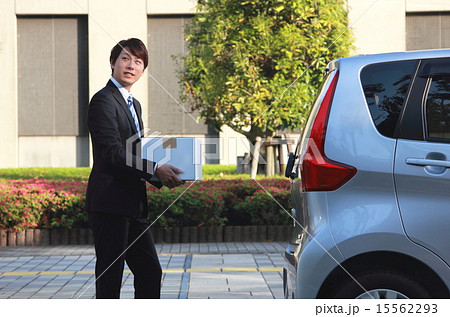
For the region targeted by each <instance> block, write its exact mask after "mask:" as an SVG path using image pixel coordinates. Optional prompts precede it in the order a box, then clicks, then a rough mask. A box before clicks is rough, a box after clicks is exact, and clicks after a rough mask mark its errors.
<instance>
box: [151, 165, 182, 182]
mask: <svg viewBox="0 0 450 317" xmlns="http://www.w3.org/2000/svg"><path fill="white" fill-rule="evenodd" d="M155 173H156V176H158V178H159V180H160V181H161V183H162V184H163V185H165V186H167V187H169V188H174V187H177V186H180V185H182V184H184V181H182V180H181V178H179V177H178V175H179V174H181V173H183V171H182V170H180V169H178V168H176V167H174V166H172V165H169V164H163V165H158V167H157V168H156V172H155Z"/></svg>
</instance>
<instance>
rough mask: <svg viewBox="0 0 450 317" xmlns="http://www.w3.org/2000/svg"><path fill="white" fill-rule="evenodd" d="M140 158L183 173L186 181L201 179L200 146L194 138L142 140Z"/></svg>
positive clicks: (181, 176)
mask: <svg viewBox="0 0 450 317" xmlns="http://www.w3.org/2000/svg"><path fill="white" fill-rule="evenodd" d="M142 157H143V158H145V159H147V160H150V161H153V162H157V163H158V164H159V165H162V164H170V165H172V166H174V167H176V168H179V169H180V170H182V171H183V174H180V178H181V179H182V180H186V181H193V180H201V179H202V144H201V140H200V139H196V138H187V137H186V138H185V137H180V138H172V137H156V138H155V137H152V138H143V139H142Z"/></svg>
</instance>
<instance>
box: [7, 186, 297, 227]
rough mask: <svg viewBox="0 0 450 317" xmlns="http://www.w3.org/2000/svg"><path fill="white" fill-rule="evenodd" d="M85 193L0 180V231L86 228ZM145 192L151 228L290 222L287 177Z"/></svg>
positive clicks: (82, 188) (79, 189)
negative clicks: (7, 229)
mask: <svg viewBox="0 0 450 317" xmlns="http://www.w3.org/2000/svg"><path fill="white" fill-rule="evenodd" d="M266 190H267V192H268V193H270V194H268V193H267V192H266ZM85 191H86V181H82V180H76V181H52V180H45V179H42V180H41V179H21V180H2V179H0V229H5V228H13V229H15V230H23V229H32V228H74V227H87V226H88V221H87V214H86V212H85V211H84V205H85ZM148 191H149V195H148V197H149V207H150V210H151V213H150V215H149V220H150V222H151V223H153V222H154V224H153V225H154V226H155V227H163V228H167V227H182V226H199V227H201V226H224V225H226V224H227V225H261V224H264V225H282V224H285V223H286V222H287V221H288V219H289V214H288V212H287V210H289V209H290V208H289V206H290V194H289V191H290V190H289V181H288V180H286V179H276V178H266V179H261V180H258V181H255V180H250V179H221V180H208V181H198V182H195V183H188V184H186V185H185V186H180V187H177V188H174V189H169V188H165V187H164V188H162V189H160V190H158V189H156V188H155V187H150V186H149V188H148ZM280 205H281V206H282V207H280Z"/></svg>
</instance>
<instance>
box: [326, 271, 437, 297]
mask: <svg viewBox="0 0 450 317" xmlns="http://www.w3.org/2000/svg"><path fill="white" fill-rule="evenodd" d="M354 278H355V279H356V280H357V281H358V283H359V284H360V285H358V283H356V281H355V280H353V279H348V280H346V281H344V282H343V283H340V284H339V285H337V286H336V287H335V288H334V289H333V290H332V291H331V294H330V298H361V299H396V298H432V296H431V295H430V293H429V292H428V291H427V290H426V289H425V288H424V287H423V286H422V285H420V283H418V282H417V281H415V280H414V279H413V278H411V277H410V276H408V275H405V274H403V273H400V272H396V271H370V272H363V273H359V274H357V275H355V276H354ZM361 286H362V287H363V288H364V289H362V288H361ZM366 291H367V292H366Z"/></svg>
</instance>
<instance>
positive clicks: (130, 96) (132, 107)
mask: <svg viewBox="0 0 450 317" xmlns="http://www.w3.org/2000/svg"><path fill="white" fill-rule="evenodd" d="M128 109H130V112H131V116H132V117H133V120H134V124H135V125H136V130H137V131H138V134H139V138H141V129H140V128H139V121H138V118H137V114H136V110H135V109H134V106H133V96H132V95H131V94H129V95H128Z"/></svg>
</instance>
